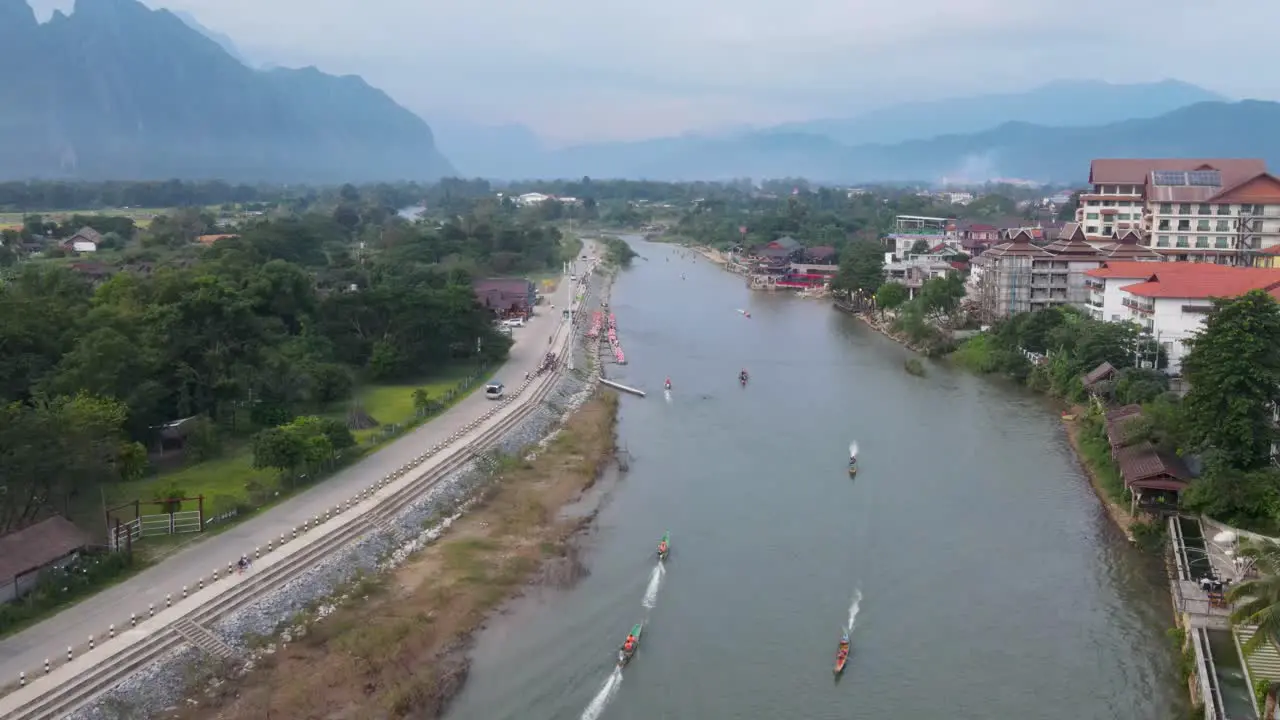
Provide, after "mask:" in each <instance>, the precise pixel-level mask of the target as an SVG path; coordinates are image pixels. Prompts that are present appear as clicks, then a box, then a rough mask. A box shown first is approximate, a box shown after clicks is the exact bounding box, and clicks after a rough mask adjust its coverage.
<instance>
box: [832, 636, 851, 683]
mask: <svg viewBox="0 0 1280 720" xmlns="http://www.w3.org/2000/svg"><path fill="white" fill-rule="evenodd" d="M847 662H849V633H847V632H846V633H845V634H844V637H842V638H840V649H839V650H837V651H836V666H835V670H834V672H835V674H836V675H839V674H840V673H842V672H844V665H845V663H847Z"/></svg>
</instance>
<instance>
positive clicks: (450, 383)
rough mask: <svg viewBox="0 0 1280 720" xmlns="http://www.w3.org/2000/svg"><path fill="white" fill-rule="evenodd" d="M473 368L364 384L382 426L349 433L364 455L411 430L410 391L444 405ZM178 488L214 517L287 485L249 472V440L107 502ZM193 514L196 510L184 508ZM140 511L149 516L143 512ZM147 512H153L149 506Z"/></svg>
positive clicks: (334, 412)
mask: <svg viewBox="0 0 1280 720" xmlns="http://www.w3.org/2000/svg"><path fill="white" fill-rule="evenodd" d="M475 372H476V371H475V368H474V367H473V366H470V365H460V366H457V367H453V368H450V369H448V370H445V371H442V372H440V373H437V374H435V375H433V376H432V377H430V378H424V379H423V380H422V381H421V382H416V383H404V384H397V385H366V386H364V387H363V388H360V389H359V390H358V391H357V392H356V396H357V398H358V399H359V400H360V402H361V404H362V405H363V407H364V411H365V412H366V413H368V414H369V415H370V416H371V417H373V418H374V419H375V420H377V421H378V422H379V423H381V425H380V426H379V427H377V428H373V429H370V430H358V431H356V432H354V433H353V434H354V435H355V437H356V441H357V442H358V443H360V445H361V447H363V448H364V449H365V450H372V449H373V448H375V447H377V446H378V445H379V444H381V443H383V442H386V441H388V440H390V439H392V438H394V437H396V436H398V435H399V432H395V433H388V431H387V429H386V428H389V427H392V426H395V427H397V428H398V429H399V430H400V431H403V429H405V428H406V427H409V426H411V424H412V423H413V421H414V420H415V412H414V407H413V392H414V391H415V390H417V389H418V388H423V389H425V390H426V391H427V393H428V395H430V396H431V397H432V398H436V399H439V400H442V401H444V400H445V398H446V395H447V393H448V392H449V391H450V390H454V389H456V388H458V385H459V383H461V382H462V381H463V380H464V379H466V378H467V376H469V375H472V374H474V373H475ZM487 380H488V378H487V377H486V376H483V375H482V376H480V377H479V379H478V381H477V382H476V384H474V385H472V386H471V388H470V390H475V389H476V388H478V387H481V386H482V385H483V384H484V382H485V381H487ZM467 394H468V393H465V392H464V393H460V394H458V395H455V396H454V397H453V402H454V403H456V402H457V401H458V400H461V399H462V398H463V397H466V395H467ZM349 405H350V403H349V401H344V402H342V403H339V404H337V405H335V406H334V407H333V408H332V409H331V410H330V411H329V412H328V413H326V415H328V416H330V417H338V418H345V417H346V412H347V408H348V407H349ZM169 488H176V489H178V490H181V491H182V492H183V494H185V495H186V496H187V497H197V496H199V495H203V496H204V498H205V505H204V510H205V514H206V516H212V515H216V514H218V513H220V512H224V511H226V510H229V509H231V508H232V507H235V506H236V505H237V504H249V505H253V506H262V505H268V504H270V503H272V502H274V501H276V500H278V499H279V498H280V497H283V496H284V495H286V494H287V493H288V491H289V490H290V488H288V487H287V483H285V484H282V482H281V478H280V474H279V473H278V472H277V471H275V470H272V469H270V468H266V469H255V468H254V467H253V451H252V450H251V448H250V445H249V443H248V442H247V441H241V442H239V443H237V444H235V445H231V446H228V447H227V449H226V452H225V453H224V454H223V456H222V457H220V458H217V459H214V460H209V461H206V462H202V463H196V464H194V465H188V466H186V467H182V468H177V469H174V470H169V471H165V472H161V473H158V474H155V475H150V476H148V477H145V478H142V479H140V480H135V481H133V482H127V483H120V484H117V485H112V486H110V490H109V495H108V497H107V502H108V503H109V504H112V505H118V504H121V503H125V502H130V501H132V500H134V499H138V500H143V501H145V500H150V499H152V498H153V497H155V495H156V493H157V492H158V491H160V490H162V489H169ZM183 509H184V510H194V509H195V507H194V506H193V507H186V506H184V507H183ZM143 512H144V513H146V512H148V509H147V508H145V507H144V508H143ZM150 512H156V510H155V506H152V508H151V509H150Z"/></svg>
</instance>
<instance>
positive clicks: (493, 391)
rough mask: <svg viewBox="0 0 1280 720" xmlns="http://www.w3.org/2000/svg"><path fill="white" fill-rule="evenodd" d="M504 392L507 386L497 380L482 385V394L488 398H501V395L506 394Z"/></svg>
mask: <svg viewBox="0 0 1280 720" xmlns="http://www.w3.org/2000/svg"><path fill="white" fill-rule="evenodd" d="M506 392H507V388H506V387H505V386H503V384H502V383H500V382H498V381H497V380H494V381H492V382H490V383H489V384H488V385H485V386H484V396H485V397H487V398H489V399H490V400H501V399H502V396H503V395H504V394H506Z"/></svg>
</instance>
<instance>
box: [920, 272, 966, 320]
mask: <svg viewBox="0 0 1280 720" xmlns="http://www.w3.org/2000/svg"><path fill="white" fill-rule="evenodd" d="M963 298H964V278H962V277H960V274H959V273H947V275H946V277H932V278H929V279H928V280H925V281H924V284H922V285H921V286H920V303H921V305H922V308H923V310H924V311H925V312H926V313H928V314H929V315H932V316H933V317H934V318H935V319H941V318H942V317H945V316H948V315H950V314H951V313H953V312H955V310H956V308H958V307H960V300H961V299H963Z"/></svg>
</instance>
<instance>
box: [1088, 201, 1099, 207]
mask: <svg viewBox="0 0 1280 720" xmlns="http://www.w3.org/2000/svg"><path fill="white" fill-rule="evenodd" d="M1085 204H1086V205H1088V206H1089V207H1098V201H1097V200H1090V201H1089V202H1087V203H1085Z"/></svg>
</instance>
